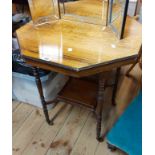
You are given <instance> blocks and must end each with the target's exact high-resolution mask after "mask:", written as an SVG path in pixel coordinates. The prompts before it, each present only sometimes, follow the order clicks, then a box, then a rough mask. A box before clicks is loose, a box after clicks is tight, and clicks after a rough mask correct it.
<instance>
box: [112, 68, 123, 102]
mask: <svg viewBox="0 0 155 155" xmlns="http://www.w3.org/2000/svg"><path fill="white" fill-rule="evenodd" d="M120 71H121V68H120V67H119V68H117V70H116V76H115V84H114V88H113V94H112V104H113V105H116V102H115V98H116V93H117V87H118V81H119V75H120Z"/></svg>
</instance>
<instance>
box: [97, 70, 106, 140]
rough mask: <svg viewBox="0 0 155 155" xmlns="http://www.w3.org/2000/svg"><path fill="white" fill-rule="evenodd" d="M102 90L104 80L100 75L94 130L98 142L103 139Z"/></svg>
mask: <svg viewBox="0 0 155 155" xmlns="http://www.w3.org/2000/svg"><path fill="white" fill-rule="evenodd" d="M104 89H105V78H104V76H103V74H102V73H101V74H100V75H99V84H98V97H97V110H96V116H97V128H96V139H97V140H98V141H99V142H102V141H103V140H104V138H103V137H102V136H101V123H102V108H103V102H104Z"/></svg>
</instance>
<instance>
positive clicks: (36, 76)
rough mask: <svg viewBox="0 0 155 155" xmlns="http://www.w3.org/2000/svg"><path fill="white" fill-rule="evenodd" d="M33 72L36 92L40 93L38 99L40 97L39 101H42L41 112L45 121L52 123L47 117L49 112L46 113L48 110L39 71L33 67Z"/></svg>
mask: <svg viewBox="0 0 155 155" xmlns="http://www.w3.org/2000/svg"><path fill="white" fill-rule="evenodd" d="M33 74H34V76H35V80H36V85H37V88H38V92H39V95H40V99H41V103H42V107H43V112H44V115H45V118H46V121H47V123H48V124H49V125H53V121H51V120H50V118H49V114H48V110H47V104H46V101H45V98H44V95H43V89H42V84H41V80H40V76H39V72H38V69H37V68H36V67H34V68H33Z"/></svg>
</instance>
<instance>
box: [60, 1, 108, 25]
mask: <svg viewBox="0 0 155 155" xmlns="http://www.w3.org/2000/svg"><path fill="white" fill-rule="evenodd" d="M59 1H60V11H61V18H62V19H69V20H76V21H82V22H87V23H93V24H99V25H106V19H107V18H106V17H107V9H108V8H107V4H108V0H59Z"/></svg>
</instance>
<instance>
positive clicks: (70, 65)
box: [17, 17, 142, 72]
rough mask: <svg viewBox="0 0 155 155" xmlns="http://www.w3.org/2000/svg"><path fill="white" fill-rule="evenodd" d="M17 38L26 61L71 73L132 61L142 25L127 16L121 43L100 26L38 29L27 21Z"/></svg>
mask: <svg viewBox="0 0 155 155" xmlns="http://www.w3.org/2000/svg"><path fill="white" fill-rule="evenodd" d="M17 36H18V40H19V44H20V48H21V52H22V55H23V57H24V58H25V59H26V60H28V61H31V62H33V63H34V62H38V63H41V64H44V68H46V65H47V66H48V67H47V69H49V66H51V67H53V66H56V67H58V68H61V69H65V70H69V71H73V72H80V71H84V70H88V69H91V68H96V67H103V66H107V65H108V64H110V65H112V64H113V63H116V62H117V63H120V62H123V60H125V61H126V62H127V61H128V60H130V61H134V60H135V58H136V57H137V55H138V52H139V49H140V46H141V39H142V37H141V25H140V24H139V23H138V22H137V21H135V20H133V19H131V18H130V17H128V18H127V23H126V29H125V37H124V39H122V40H118V39H117V38H116V36H115V34H114V33H113V32H112V31H111V29H110V28H109V27H107V28H105V29H104V30H103V29H102V26H99V25H93V24H87V23H81V22H75V21H67V20H59V21H57V22H55V23H52V24H45V25H42V26H39V27H38V28H35V27H34V26H33V24H32V22H30V23H28V24H27V25H25V26H23V27H22V28H20V29H19V30H17ZM125 61H124V62H123V63H125ZM130 63H131V62H130ZM121 65H123V64H121Z"/></svg>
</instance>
